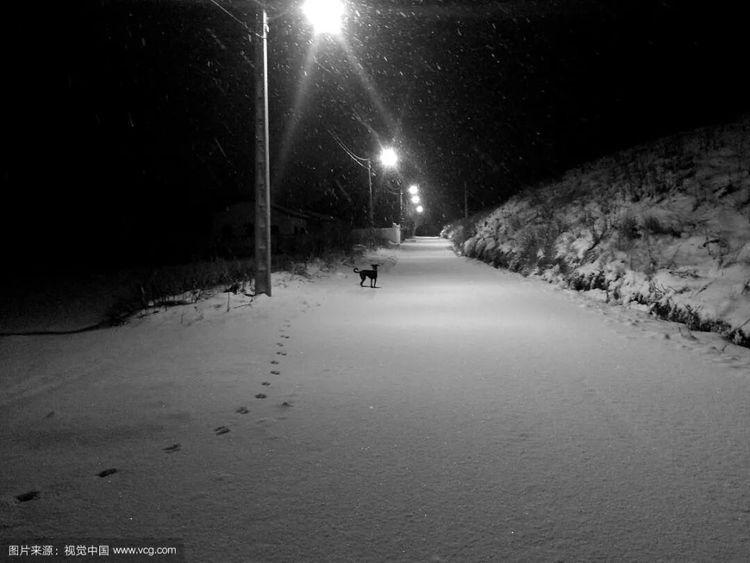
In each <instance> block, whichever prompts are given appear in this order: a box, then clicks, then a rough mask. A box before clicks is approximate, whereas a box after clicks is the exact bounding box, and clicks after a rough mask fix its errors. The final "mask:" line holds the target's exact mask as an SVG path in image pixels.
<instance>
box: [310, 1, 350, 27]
mask: <svg viewBox="0 0 750 563" xmlns="http://www.w3.org/2000/svg"><path fill="white" fill-rule="evenodd" d="M302 11H303V12H304V14H305V16H306V17H307V19H308V21H309V22H310V23H311V24H312V26H313V29H314V30H315V34H316V35H319V34H322V33H326V34H328V35H338V34H339V33H341V20H342V18H343V17H344V4H343V3H342V2H340V1H339V0H307V1H306V2H305V3H304V4H303V5H302Z"/></svg>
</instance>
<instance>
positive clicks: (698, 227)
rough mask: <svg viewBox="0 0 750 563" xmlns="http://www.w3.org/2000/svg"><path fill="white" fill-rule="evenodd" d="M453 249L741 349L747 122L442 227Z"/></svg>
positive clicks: (584, 173) (748, 237)
mask: <svg viewBox="0 0 750 563" xmlns="http://www.w3.org/2000/svg"><path fill="white" fill-rule="evenodd" d="M443 236H445V237H448V238H450V239H451V240H452V241H453V243H454V246H455V248H456V250H457V251H458V252H459V253H461V254H464V255H466V256H469V257H474V258H478V259H481V260H484V261H485V262H488V263H491V264H493V265H495V266H496V267H503V268H508V269H510V270H514V271H520V272H523V273H525V274H533V275H538V276H542V277H543V278H545V279H547V280H549V281H551V282H556V283H561V284H564V285H567V286H569V287H572V288H575V289H579V290H586V291H591V292H593V295H595V296H598V297H600V298H602V299H604V300H606V301H608V302H614V303H622V304H626V305H631V306H635V307H640V308H647V309H648V310H650V311H651V312H653V313H654V314H656V315H658V316H660V317H662V318H666V319H669V320H674V321H678V322H684V323H685V324H687V325H688V327H689V328H690V329H694V330H712V331H715V332H719V333H721V334H723V335H724V336H726V337H728V338H730V339H731V340H733V341H734V342H735V343H737V344H742V345H745V346H748V345H750V117H745V118H743V119H741V120H739V121H738V122H736V123H733V124H730V125H725V126H721V127H712V128H705V129H701V130H698V131H695V132H691V133H686V134H681V135H677V136H674V137H670V138H666V139H662V140H660V141H658V142H655V143H652V144H648V145H644V146H640V147H636V148H633V149H630V150H627V151H624V152H621V153H618V154H615V155H613V156H611V157H607V158H603V159H601V160H599V161H596V162H593V163H591V164H589V165H586V166H583V167H580V168H577V169H574V170H571V171H569V172H568V173H567V174H566V175H565V176H564V177H563V178H562V179H561V180H560V181H558V182H556V183H552V184H548V185H545V186H543V187H541V188H535V189H528V190H527V191H525V192H523V193H520V194H519V195H517V196H514V197H513V198H511V199H510V200H508V201H507V202H505V203H504V204H503V205H501V206H500V207H498V208H497V209H495V210H493V211H491V212H485V213H482V214H480V215H477V216H474V217H472V218H470V219H468V220H465V221H462V222H457V223H454V224H451V225H448V226H446V228H445V229H444V230H443Z"/></svg>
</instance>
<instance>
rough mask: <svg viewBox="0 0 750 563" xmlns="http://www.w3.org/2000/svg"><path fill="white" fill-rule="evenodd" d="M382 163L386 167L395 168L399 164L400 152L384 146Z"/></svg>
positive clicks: (381, 157) (381, 156) (381, 152)
mask: <svg viewBox="0 0 750 563" xmlns="http://www.w3.org/2000/svg"><path fill="white" fill-rule="evenodd" d="M380 163H381V164H382V165H383V166H385V167H386V168H394V167H395V166H396V164H398V153H397V152H396V151H395V149H393V148H392V147H384V148H383V149H382V150H381V151H380Z"/></svg>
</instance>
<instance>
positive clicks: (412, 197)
mask: <svg viewBox="0 0 750 563" xmlns="http://www.w3.org/2000/svg"><path fill="white" fill-rule="evenodd" d="M411 202H412V203H413V204H414V205H416V204H417V203H419V202H420V199H419V196H418V195H413V196H411Z"/></svg>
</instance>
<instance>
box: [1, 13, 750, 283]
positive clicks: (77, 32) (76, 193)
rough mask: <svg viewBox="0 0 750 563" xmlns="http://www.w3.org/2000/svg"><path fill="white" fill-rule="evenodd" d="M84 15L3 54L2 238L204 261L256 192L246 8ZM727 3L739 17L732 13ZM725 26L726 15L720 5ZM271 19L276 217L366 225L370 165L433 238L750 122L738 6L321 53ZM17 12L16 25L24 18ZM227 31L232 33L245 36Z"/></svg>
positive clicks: (512, 19)
mask: <svg viewBox="0 0 750 563" xmlns="http://www.w3.org/2000/svg"><path fill="white" fill-rule="evenodd" d="M216 1H217V3H218V4H220V5H221V6H222V7H223V8H224V9H225V10H226V11H228V12H229V13H230V14H232V16H233V17H230V15H228V14H227V13H225V12H224V11H222V10H221V9H220V8H219V7H217V6H216V5H215V4H214V3H212V2H211V1H210V0H129V1H125V0H99V1H92V0H81V1H77V2H69V3H64V4H65V6H60V5H59V4H60V3H55V4H52V3H50V6H46V5H45V4H44V3H42V4H35V5H34V6H24V7H22V8H15V11H18V12H19V13H17V14H16V13H14V14H12V17H11V18H9V20H8V21H10V22H15V23H16V24H17V25H16V26H15V29H12V30H11V31H10V33H8V34H6V36H5V37H4V38H3V41H4V57H5V59H6V61H5V62H6V64H5V69H6V72H5V77H6V80H5V81H4V82H5V83H6V89H7V91H8V92H9V93H10V94H11V96H10V98H11V101H10V102H6V124H7V125H6V129H5V130H6V138H7V139H8V140H9V141H10V143H9V144H10V148H9V149H6V151H5V165H4V167H3V168H4V171H3V180H4V184H5V190H4V191H5V195H6V198H5V202H4V204H3V232H2V239H3V245H4V249H5V252H4V254H5V258H6V260H7V261H8V262H9V263H12V264H18V267H25V268H30V267H33V268H39V269H43V268H44V267H47V266H50V267H59V265H60V264H65V265H69V264H83V265H86V266H90V267H92V268H93V267H100V266H121V265H129V264H138V263H164V262H170V261H184V260H189V259H192V258H197V257H199V256H200V255H201V252H202V251H203V249H204V248H205V240H206V236H207V233H208V231H209V228H210V218H211V215H212V213H213V212H215V211H216V210H219V209H221V208H222V207H224V206H226V205H227V204H229V203H232V202H236V201H240V200H243V199H249V198H251V197H252V191H253V146H254V145H253V132H254V131H253V119H254V108H253V69H252V62H251V61H252V49H253V48H254V44H253V43H251V42H250V41H249V37H248V35H249V34H248V30H247V29H246V28H245V27H244V25H243V22H245V23H246V24H247V25H249V26H251V25H252V20H253V14H254V10H255V6H256V5H255V4H254V3H253V2H249V1H243V2H238V1H229V0H216ZM735 4H738V3H735ZM727 6H729V3H727ZM298 8H299V4H298V3H294V2H272V3H271V4H270V5H269V11H270V14H271V16H272V21H271V26H270V27H271V29H270V36H269V67H270V68H269V74H270V98H271V99H270V119H271V161H272V186H273V187H272V190H273V191H272V198H273V201H275V202H277V203H279V204H282V205H286V206H289V207H302V208H307V209H312V210H317V211H319V212H323V213H327V214H331V215H335V216H337V217H339V218H340V219H341V220H343V221H344V222H346V223H352V224H355V225H359V224H364V223H365V220H366V201H367V199H366V193H367V183H366V174H365V172H364V170H363V169H361V168H359V167H357V166H356V165H355V164H354V163H353V162H352V161H351V160H350V159H349V158H348V157H347V155H346V154H345V153H344V151H343V150H342V149H341V148H340V147H339V146H338V144H337V143H336V141H335V140H334V135H335V136H337V137H338V138H339V139H340V140H341V141H342V142H344V143H345V144H346V145H347V146H348V147H349V148H350V149H351V150H352V151H354V152H355V153H357V154H359V155H361V156H374V155H375V154H376V152H377V150H378V147H379V146H380V145H381V144H390V143H393V144H394V145H395V146H396V147H398V149H399V151H400V152H401V155H402V163H401V165H400V167H399V173H398V176H395V175H394V176H390V177H386V176H384V175H383V174H379V175H378V178H377V179H376V183H375V184H376V191H377V193H376V201H377V204H378V205H377V207H376V217H377V219H378V222H380V223H383V224H385V223H386V222H387V221H388V220H389V219H390V215H389V207H388V205H389V204H390V205H391V206H392V205H393V202H394V196H393V195H391V194H389V193H388V192H387V187H388V186H389V185H392V182H393V181H394V180H395V179H396V178H400V179H401V181H403V182H406V183H410V182H418V183H420V185H421V186H422V187H423V192H424V196H425V199H426V200H427V206H428V210H429V216H428V218H429V220H430V221H431V222H432V223H434V224H441V223H442V222H444V221H447V220H449V219H452V218H455V217H457V216H459V215H461V214H462V212H463V209H462V206H463V190H464V185H466V186H467V187H468V191H469V203H470V206H471V208H472V210H474V211H476V210H478V209H480V208H482V207H486V206H490V205H493V204H495V203H498V202H499V201H501V200H502V199H503V198H504V197H507V196H508V195H510V194H512V193H513V192H514V191H516V190H517V189H519V188H520V187H522V186H524V185H526V184H530V183H532V184H533V183H535V182H539V181H543V180H545V179H549V178H554V177H555V176H556V175H557V174H559V173H560V172H562V171H564V170H565V169H566V168H569V167H571V166H575V165H576V164H579V163H581V162H584V161H586V160H589V159H592V158H595V157H597V156H599V155H603V154H606V153H608V152H611V151H613V150H616V149H618V148H624V147H627V146H630V145H632V144H636V143H640V142H644V141H648V140H649V139H653V138H655V137H659V136H662V135H665V134H669V133H672V132H676V131H681V130H687V129H691V128H694V127H697V126H700V125H704V124H710V123H716V122H721V121H724V120H731V119H733V118H735V117H736V116H738V115H739V114H741V113H744V112H747V111H748V110H750V88H749V87H748V86H747V85H746V84H745V81H744V78H745V76H744V74H745V73H746V68H745V67H746V64H747V61H746V54H747V45H746V43H745V40H744V39H743V38H745V37H746V30H745V29H744V26H745V25H746V21H745V20H744V19H743V18H742V17H741V14H740V11H739V10H740V9H739V8H731V7H723V5H722V3H721V2H711V3H704V2H702V3H692V2H680V1H677V0H675V1H657V0H641V1H638V0H627V1H625V0H622V1H614V0H613V1H599V2H595V1H586V0H549V1H508V2H484V1H477V2H454V1H438V0H431V1H430V0H428V1H421V2H417V1H410V0H388V1H380V2H372V1H371V0H368V1H366V2H360V1H357V0H352V1H350V2H349V4H348V19H347V21H346V23H345V29H344V34H343V37H342V39H341V40H338V41H337V40H333V39H330V38H321V39H319V40H317V41H316V40H314V38H313V35H312V31H311V29H310V27H309V25H308V24H307V23H306V22H305V21H304V19H303V17H302V16H301V14H300V12H299V9H298ZM21 11H22V12H23V13H20V12H21ZM238 20H239V21H238Z"/></svg>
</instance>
